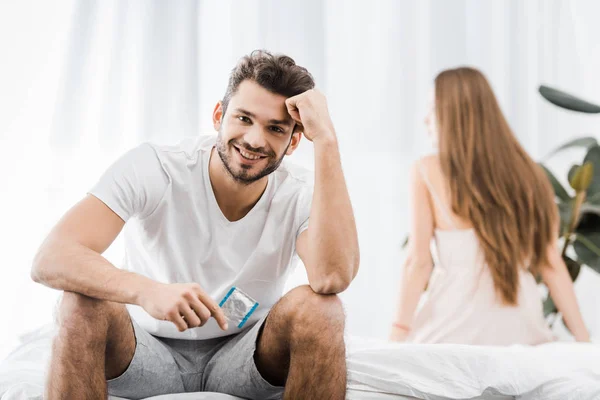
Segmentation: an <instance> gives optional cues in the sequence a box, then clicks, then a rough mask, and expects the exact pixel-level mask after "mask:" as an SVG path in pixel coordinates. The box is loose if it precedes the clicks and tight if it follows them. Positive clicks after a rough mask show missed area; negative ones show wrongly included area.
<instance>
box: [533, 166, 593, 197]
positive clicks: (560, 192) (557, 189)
mask: <svg viewBox="0 0 600 400" xmlns="http://www.w3.org/2000/svg"><path fill="white" fill-rule="evenodd" d="M540 166H541V167H542V168H543V169H544V172H545V173H546V176H547V177H548V179H549V180H550V183H551V184H552V188H553V189H554V194H556V197H558V198H559V199H561V200H562V201H569V200H570V199H571V196H569V193H567V191H566V190H565V188H564V187H563V186H562V185H561V184H560V182H559V181H558V179H556V177H555V176H554V174H553V173H552V172H551V171H550V170H549V169H548V168H546V167H545V166H544V165H543V164H540ZM599 171H600V170H599Z"/></svg>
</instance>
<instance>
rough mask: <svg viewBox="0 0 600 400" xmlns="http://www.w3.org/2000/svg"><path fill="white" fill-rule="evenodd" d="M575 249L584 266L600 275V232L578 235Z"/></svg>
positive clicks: (574, 244)
mask: <svg viewBox="0 0 600 400" xmlns="http://www.w3.org/2000/svg"><path fill="white" fill-rule="evenodd" d="M573 249H574V250H575V253H576V254H577V258H578V259H579V261H580V262H581V263H582V264H585V265H587V266H588V267H590V268H591V269H593V270H595V271H596V272H598V273H600V232H593V233H588V234H582V233H577V234H576V235H575V241H574V242H573Z"/></svg>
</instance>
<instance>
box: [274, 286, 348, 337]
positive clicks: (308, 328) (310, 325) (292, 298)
mask: <svg viewBox="0 0 600 400" xmlns="http://www.w3.org/2000/svg"><path fill="white" fill-rule="evenodd" d="M279 306H280V307H278V310H277V311H278V312H279V314H280V315H279V318H278V319H279V320H280V321H281V322H283V323H285V324H286V325H288V326H289V327H290V328H292V332H291V333H293V334H295V335H297V334H311V335H312V334H313V333H315V332H321V331H330V330H332V329H334V330H341V331H343V329H344V320H345V315H344V309H343V307H342V302H341V300H340V299H339V297H338V296H336V295H322V294H317V293H315V292H314V291H313V290H312V289H311V288H310V286H307V285H305V286H299V287H297V288H295V289H292V290H291V291H290V292H289V293H287V294H286V295H285V296H284V297H283V299H282V300H281V302H280V304H279Z"/></svg>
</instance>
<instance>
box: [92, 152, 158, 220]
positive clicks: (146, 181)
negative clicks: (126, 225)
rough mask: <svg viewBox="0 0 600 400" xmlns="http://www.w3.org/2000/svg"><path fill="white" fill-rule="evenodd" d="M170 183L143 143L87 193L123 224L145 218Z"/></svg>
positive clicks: (111, 168) (156, 160) (125, 156)
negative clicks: (132, 219) (119, 218)
mask: <svg viewBox="0 0 600 400" xmlns="http://www.w3.org/2000/svg"><path fill="white" fill-rule="evenodd" d="M168 184H169V176H168V175H167V173H166V171H165V170H164V169H163V166H162V163H161V162H160V160H159V158H158V156H157V154H156V151H155V150H154V148H153V147H152V146H150V145H149V144H142V145H140V146H138V147H136V148H134V149H132V150H130V151H128V152H127V153H125V155H123V156H122V157H121V158H119V159H118V160H117V161H115V162H114V163H113V164H112V165H111V166H110V167H109V168H108V169H107V170H106V172H104V174H103V175H102V176H101V177H100V179H99V181H98V182H97V183H96V185H95V186H94V187H93V188H92V189H91V190H90V191H89V192H88V193H89V194H91V195H93V196H94V197H97V198H98V199H100V200H101V201H102V202H103V203H104V204H106V205H107V206H108V207H109V208H110V209H111V210H113V211H114V212H115V213H116V214H117V215H118V216H119V217H121V219H122V220H123V221H125V222H127V220H129V219H130V218H131V217H134V216H137V217H141V218H143V217H147V216H149V215H150V214H151V213H152V212H153V211H154V210H155V209H156V207H157V206H158V204H159V203H160V201H161V200H162V198H163V196H164V194H165V192H166V190H167V187H168Z"/></svg>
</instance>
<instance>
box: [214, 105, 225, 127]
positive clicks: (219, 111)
mask: <svg viewBox="0 0 600 400" xmlns="http://www.w3.org/2000/svg"><path fill="white" fill-rule="evenodd" d="M222 123H223V102H221V101H219V102H218V103H217V105H215V109H214V110H213V126H214V127H215V130H216V131H217V132H218V131H219V130H220V129H221V124H222Z"/></svg>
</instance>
